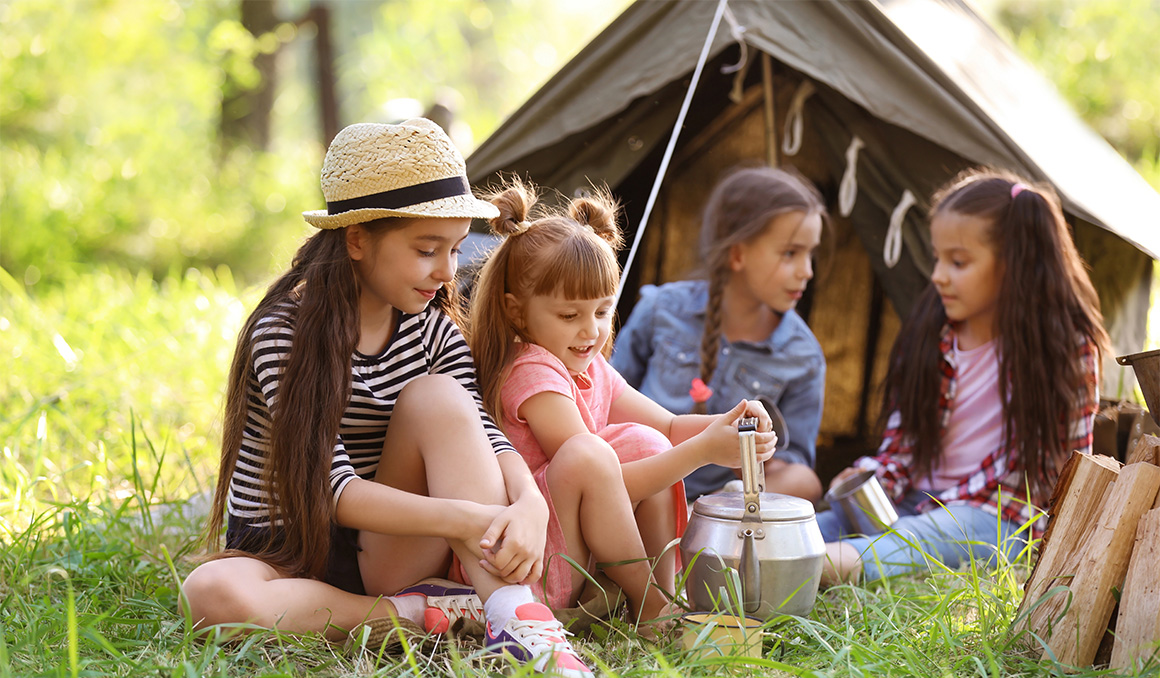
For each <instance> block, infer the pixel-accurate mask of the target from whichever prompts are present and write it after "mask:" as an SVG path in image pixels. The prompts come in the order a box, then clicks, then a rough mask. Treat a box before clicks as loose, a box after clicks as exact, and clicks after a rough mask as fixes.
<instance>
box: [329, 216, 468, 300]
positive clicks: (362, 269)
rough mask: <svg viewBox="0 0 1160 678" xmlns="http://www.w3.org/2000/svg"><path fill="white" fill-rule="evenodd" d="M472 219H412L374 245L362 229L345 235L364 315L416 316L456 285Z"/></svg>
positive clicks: (380, 237)
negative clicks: (442, 289)
mask: <svg viewBox="0 0 1160 678" xmlns="http://www.w3.org/2000/svg"><path fill="white" fill-rule="evenodd" d="M469 226H471V220H470V219H441V218H428V219H414V220H411V221H410V222H409V223H408V224H407V225H406V226H402V227H400V228H394V229H391V230H389V231H387V232H386V233H383V234H382V235H381V236H379V237H378V238H377V239H375V238H373V237H371V235H370V233H369V232H368V231H367V230H366V229H365V228H364V227H362V226H361V225H355V226H351V227H350V230H349V231H348V233H347V252H349V253H350V258H351V259H352V260H354V266H355V274H356V275H357V277H358V280H359V285H360V290H361V292H360V297H359V303H360V305H362V307H363V308H364V309H367V310H374V309H382V308H386V307H388V306H389V307H393V308H397V309H399V310H400V311H402V312H404V313H419V312H420V311H422V310H423V309H424V308H426V307H427V304H428V303H430V302H431V300H432V299H434V298H435V293H436V292H438V291H439V288H440V287H443V286H444V285H446V284H448V283H450V282H451V281H452V280H454V279H455V270H456V269H457V268H458V267H459V246H460V245H461V244H462V243H463V240H464V238H466V237H467V229H468V227H469Z"/></svg>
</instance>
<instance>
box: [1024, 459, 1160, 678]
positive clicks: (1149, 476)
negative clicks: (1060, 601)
mask: <svg viewBox="0 0 1160 678" xmlns="http://www.w3.org/2000/svg"><path fill="white" fill-rule="evenodd" d="M1158 491H1160V467H1157V466H1153V465H1151V464H1132V465H1131V466H1125V467H1124V468H1123V469H1122V470H1121V471H1120V474H1119V477H1118V478H1117V479H1116V481H1115V483H1113V484H1112V485H1111V486H1110V487H1109V489H1108V491H1107V493H1106V499H1105V502H1104V506H1103V508H1102V510H1101V511H1100V514H1099V516H1098V522H1097V524H1096V526H1095V529H1094V530H1093V531H1092V532H1091V534H1090V537H1089V539H1087V540H1086V541H1085V542H1081V546H1082V549H1083V558H1082V560H1081V563H1080V566H1079V569H1078V570H1077V571H1076V573H1075V577H1073V578H1072V581H1071V585H1070V589H1071V592H1070V593H1071V604H1070V605H1069V606H1068V609H1067V612H1066V613H1065V614H1064V615H1063V617H1062V618H1061V619H1059V621H1058V622H1056V623H1055V624H1054V625H1053V626H1052V627H1051V628H1050V637H1049V639H1048V649H1047V650H1045V651H1044V657H1048V656H1049V655H1054V657H1055V658H1056V660H1058V661H1059V662H1060V663H1062V664H1065V665H1071V666H1077V667H1084V666H1090V665H1091V663H1092V660H1093V659H1095V655H1096V650H1097V648H1098V647H1099V643H1100V638H1101V637H1102V636H1103V634H1104V631H1105V629H1107V628H1108V621H1109V619H1110V618H1111V614H1112V608H1113V607H1114V606H1115V603H1116V601H1115V598H1114V594H1113V589H1114V588H1116V587H1119V586H1120V585H1121V584H1122V582H1123V581H1124V575H1125V574H1126V573H1127V570H1128V561H1129V559H1130V557H1131V553H1132V547H1133V546H1134V544H1135V537H1136V525H1137V523H1139V521H1140V516H1141V515H1143V514H1144V512H1145V511H1147V510H1148V509H1150V508H1151V507H1152V504H1153V502H1155V501H1156V494H1157V492H1158ZM1061 546H1062V544H1061Z"/></svg>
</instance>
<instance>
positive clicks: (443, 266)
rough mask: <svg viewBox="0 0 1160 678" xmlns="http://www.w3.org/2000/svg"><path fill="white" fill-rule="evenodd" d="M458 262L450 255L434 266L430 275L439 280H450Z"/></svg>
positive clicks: (453, 275)
mask: <svg viewBox="0 0 1160 678" xmlns="http://www.w3.org/2000/svg"><path fill="white" fill-rule="evenodd" d="M458 264H459V262H458V261H456V259H455V255H454V254H453V255H450V256H448V257H447V258H446V259H444V260H443V261H442V262H440V265H439V266H436V267H435V271H434V272H433V273H432V276H433V277H434V278H435V279H436V280H438V281H440V282H451V281H452V280H454V279H455V270H456V269H457V268H458Z"/></svg>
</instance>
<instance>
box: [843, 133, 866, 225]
mask: <svg viewBox="0 0 1160 678" xmlns="http://www.w3.org/2000/svg"><path fill="white" fill-rule="evenodd" d="M865 145H866V144H865V142H863V141H862V137H860V136H858V135H857V134H855V135H854V138H853V139H851V140H850V146H849V147H848V148H847V149H846V172H845V174H843V175H842V184H841V185H840V186H839V187H838V213H839V214H841V215H842V216H844V217H848V216H850V212H852V211H854V200H856V199H857V198H858V151H860V150H862V147H863V146H865Z"/></svg>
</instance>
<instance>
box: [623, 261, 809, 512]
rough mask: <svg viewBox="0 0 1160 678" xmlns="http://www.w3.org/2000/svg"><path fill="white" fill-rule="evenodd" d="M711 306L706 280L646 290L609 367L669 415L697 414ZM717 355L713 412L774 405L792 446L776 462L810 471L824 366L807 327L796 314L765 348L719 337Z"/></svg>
mask: <svg viewBox="0 0 1160 678" xmlns="http://www.w3.org/2000/svg"><path fill="white" fill-rule="evenodd" d="M708 301H709V285H708V283H707V282H706V281H703V280H686V281H680V282H673V283H668V284H665V285H662V286H660V287H656V286H654V285H646V286H644V287H643V288H641V291H640V300H639V301H638V302H637V304H636V306H635V307H634V308H633V311H632V314H631V315H630V316H629V318H628V321H627V322H625V324H624V326H623V327H622V328H621V330H620V333H619V334H618V336H617V339H616V346H615V350H614V351H613V354H612V366H613V367H614V368H616V370H617V371H618V372H620V374H621V375H623V376H624V378H625V379H626V380H628V383H629V384H631V385H632V386H634V387H635V388H636V389H637V390H639V391H640V392H641V393H643V394H644V395H646V396H648V397H649V398H651V399H652V400H654V401H656V402H657V403H659V404H660V405H661V406H662V407H664V408H665V409H667V410H669V411H670V412H674V413H677V414H681V413H686V412H690V411H692V409H693V399H692V398H691V397H690V396H689V388H690V386H691V385H692V381H693V379H695V378H697V377H699V376H700V374H701V368H700V356H701V334H702V331H703V330H704V326H705V306H706V304H708ZM719 350H720V353H719V354H718V357H717V370H716V371H715V372H714V373H713V378H712V379H711V380H710V383H709V386H710V388H712V389H713V396H712V397H711V398H709V401H708V402H707V403H706V405H707V407H708V411H709V412H710V413H721V412H726V411H728V410H729V409H730V408H732V407H733V406H734V405H736V404H737V402H738V401H740V400H741V399H742V398H748V399H756V398H762V399H764V400H766V401H768V402H769V403H772V404H773V405H775V406H776V407H777V408H778V409H779V410H780V411H781V414H782V416H783V417H784V418H785V422H786V428H787V429H788V433H789V436H788V438H789V444H788V446H787V447H786V448H784V449H782V450H780V451H779V452H778V453H777V458H779V459H783V460H785V461H787V462H791V463H798V464H806V465H808V466H810V467H811V468H812V467H813V466H814V458H815V444H816V442H817V437H818V427H819V426H820V425H821V419H822V403H823V398H824V395H825V381H826V360H825V357H824V356H823V355H822V347H821V346H820V345H819V344H818V341H817V339H815V338H814V335H813V333H812V332H810V329H809V327H808V326H807V325H806V323H805V321H804V320H802V318H801V316H799V315H798V314H797V313H795V312H794V311H792V310H791V311H789V312H788V313H786V314H785V316H784V317H783V318H782V320H781V322H780V323H779V324H778V326H777V329H776V330H774V332H773V334H771V335H770V336H769V337H768V338H767V339H766V340H765V341H762V342H748V341H741V342H736V343H730V342H728V341H727V340H726V339H725V338H724V337H722V338H721V346H720V349H719ZM779 447H780V445H779ZM718 475H720V476H721V483H722V484H723V483H724V482H725V480H728V479H729V478H732V477H733V475H732V472H731V471H729V472H726V473H724V474H722V473H718ZM686 482H688V481H686ZM702 489H704V488H702ZM709 489H715V488H709ZM689 490H690V496H696V494H697V493H696V491H695V488H693V487H690V488H689ZM705 491H708V490H705Z"/></svg>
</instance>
